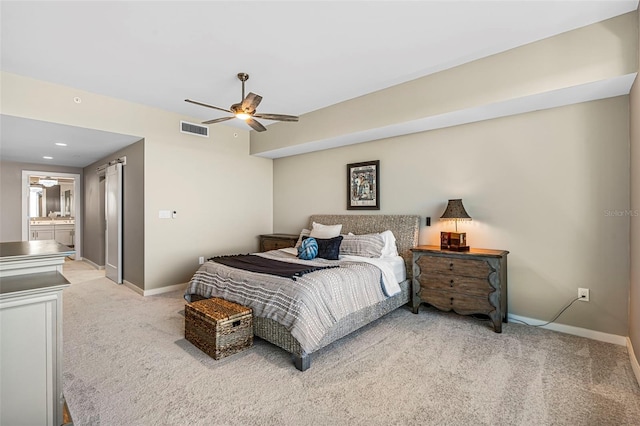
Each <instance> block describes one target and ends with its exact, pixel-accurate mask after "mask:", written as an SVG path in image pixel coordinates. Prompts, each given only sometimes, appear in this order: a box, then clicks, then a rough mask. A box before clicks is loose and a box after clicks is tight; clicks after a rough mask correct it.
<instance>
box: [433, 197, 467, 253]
mask: <svg viewBox="0 0 640 426" xmlns="http://www.w3.org/2000/svg"><path fill="white" fill-rule="evenodd" d="M440 220H453V221H455V222H456V232H440V249H441V250H451V251H468V250H469V246H468V245H467V234H466V233H465V232H458V221H461V220H471V216H469V213H467V211H466V210H465V209H464V206H463V205H462V199H460V198H458V199H455V200H449V203H448V204H447V208H446V209H445V211H444V213H443V214H442V216H440Z"/></svg>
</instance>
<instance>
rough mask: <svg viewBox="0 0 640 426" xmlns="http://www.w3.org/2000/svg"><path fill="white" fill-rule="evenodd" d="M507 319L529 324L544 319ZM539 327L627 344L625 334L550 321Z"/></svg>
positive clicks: (514, 316)
mask: <svg viewBox="0 0 640 426" xmlns="http://www.w3.org/2000/svg"><path fill="white" fill-rule="evenodd" d="M508 318H509V320H511V319H513V320H514V322H518V321H522V322H525V323H527V324H529V325H541V324H545V323H546V321H541V320H538V319H535V318H528V317H522V316H520V315H513V314H509V315H508ZM540 328H546V329H547V330H553V331H559V332H560V333H566V334H572V335H574V336H580V337H586V338H588V339H593V340H598V341H600V342H606V343H613V344H616V345H620V346H626V345H627V337H626V336H618V335H617V334H609V333H603V332H601V331H595V330H589V329H587V328H580V327H574V326H571V325H565V324H557V323H551V324H548V325H542V326H541V327H540Z"/></svg>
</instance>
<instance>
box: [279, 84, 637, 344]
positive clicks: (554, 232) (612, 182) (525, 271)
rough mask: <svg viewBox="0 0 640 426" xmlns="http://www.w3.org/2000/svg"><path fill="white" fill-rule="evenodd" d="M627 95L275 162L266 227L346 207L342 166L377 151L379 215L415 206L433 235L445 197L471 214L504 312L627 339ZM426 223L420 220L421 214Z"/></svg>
mask: <svg viewBox="0 0 640 426" xmlns="http://www.w3.org/2000/svg"><path fill="white" fill-rule="evenodd" d="M628 114H629V111H628V97H627V96H622V97H616V98H611V99H607V100H602V101H595V102H588V103H582V104H577V105H572V106H567V107H562V108H556V109H551V110H546V111H539V112H535V113H528V114H522V115H517V116H512V117H505V118H500V119H495V120H489V121H484V122H479V123H474V124H468V125H464V126H457V127H452V128H447V129H441V130H436V131H431V132H425V133H420V134H414V135H408V136H403V137H397V138H392V139H387V140H380V141H375V142H369V143H364V144H359V145H353V146H349V147H344V148H337V149H332V150H327V151H321V152H316V153H311V154H305V155H299V156H294V157H288V158H282V159H278V160H274V194H275V195H274V231H276V232H294V233H295V232H299V230H300V229H301V228H302V227H303V226H304V225H305V224H306V220H307V218H308V216H309V215H310V214H312V213H343V212H346V164H347V163H353V162H360V161H368V160H380V169H381V170H380V172H381V175H380V179H381V180H380V191H381V210H380V212H379V213H406V214H419V215H421V216H422V217H423V219H422V229H421V234H420V243H421V244H438V241H439V239H438V236H439V232H440V231H441V230H445V229H450V227H451V225H450V224H445V223H440V222H439V221H438V217H439V216H440V215H441V214H442V212H443V211H444V208H445V205H446V202H447V199H449V198H457V197H460V198H462V199H463V202H464V204H465V207H466V208H467V211H468V212H469V214H470V215H471V216H472V217H473V221H472V222H468V223H464V224H461V225H460V226H459V227H460V228H461V230H462V231H465V232H467V236H468V239H469V243H470V245H471V246H473V247H484V248H493V249H504V250H509V251H510V252H511V254H510V255H509V312H510V313H511V314H516V315H521V316H525V317H530V318H536V319H541V320H549V319H551V318H552V317H553V315H554V314H555V313H557V312H558V311H559V309H560V308H561V307H563V306H564V305H565V304H566V303H567V302H569V301H571V300H572V298H575V297H576V296H577V289H578V287H587V288H590V289H591V302H590V303H583V302H581V303H576V304H574V306H573V307H572V308H571V309H569V310H567V311H566V312H565V314H563V316H562V317H561V318H560V319H559V320H558V322H559V323H563V324H568V325H573V326H577V327H583V328H587V329H591V330H596V331H601V332H605V333H611V334H615V335H621V336H626V335H627V329H628V318H627V308H626V307H627V304H628V289H629V273H628V271H629V252H628V243H629V221H628V218H624V217H623V218H620V217H610V216H607V215H606V213H605V212H606V211H613V210H626V209H628V208H629V172H628V170H629V156H628V155H629V151H628V149H629V148H628V147H629V137H628V128H629V115H628ZM425 216H430V217H431V218H432V226H431V227H425V226H424V223H425V222H424V217H425Z"/></svg>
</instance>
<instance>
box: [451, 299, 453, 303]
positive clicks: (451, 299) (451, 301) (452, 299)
mask: <svg viewBox="0 0 640 426" xmlns="http://www.w3.org/2000/svg"><path fill="white" fill-rule="evenodd" d="M451 304H452V305H453V297H452V298H451Z"/></svg>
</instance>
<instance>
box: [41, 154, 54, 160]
mask: <svg viewBox="0 0 640 426" xmlns="http://www.w3.org/2000/svg"><path fill="white" fill-rule="evenodd" d="M42 158H44V159H45V160H53V157H50V156H48V155H44V156H43V157H42Z"/></svg>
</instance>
